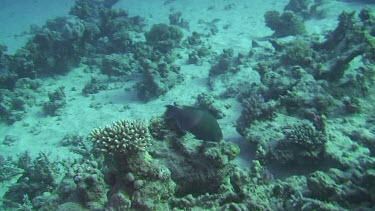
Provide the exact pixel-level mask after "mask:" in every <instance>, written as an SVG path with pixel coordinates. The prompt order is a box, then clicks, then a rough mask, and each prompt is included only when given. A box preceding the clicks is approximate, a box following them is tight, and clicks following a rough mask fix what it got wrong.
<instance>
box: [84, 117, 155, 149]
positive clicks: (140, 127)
mask: <svg viewBox="0 0 375 211" xmlns="http://www.w3.org/2000/svg"><path fill="white" fill-rule="evenodd" d="M150 137H151V136H150V133H149V130H148V128H147V125H146V124H145V123H143V122H142V121H137V120H136V121H132V122H130V121H128V120H118V121H116V122H114V123H113V124H112V125H111V126H106V127H105V128H97V129H94V130H93V131H92V132H91V133H90V140H92V141H93V142H94V143H95V147H96V148H97V149H98V150H100V151H103V152H109V153H118V152H125V153H137V152H139V151H143V150H144V149H145V148H146V147H147V146H149V145H150V144H151V143H150V141H151V138H150Z"/></svg>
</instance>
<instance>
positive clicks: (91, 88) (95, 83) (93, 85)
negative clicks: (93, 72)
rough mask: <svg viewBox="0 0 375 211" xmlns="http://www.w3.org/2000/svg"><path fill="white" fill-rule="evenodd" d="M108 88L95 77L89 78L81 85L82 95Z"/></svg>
mask: <svg viewBox="0 0 375 211" xmlns="http://www.w3.org/2000/svg"><path fill="white" fill-rule="evenodd" d="M107 88H108V85H107V84H105V83H103V82H101V81H99V80H98V79H96V78H91V80H90V81H89V82H88V83H87V84H86V85H85V87H83V89H82V93H83V94H84V95H88V94H96V93H99V92H100V91H102V90H106V89H107Z"/></svg>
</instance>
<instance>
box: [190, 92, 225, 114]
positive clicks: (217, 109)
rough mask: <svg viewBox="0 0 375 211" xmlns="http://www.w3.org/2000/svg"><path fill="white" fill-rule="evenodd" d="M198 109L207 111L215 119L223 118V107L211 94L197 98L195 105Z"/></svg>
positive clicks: (202, 94)
mask: <svg viewBox="0 0 375 211" xmlns="http://www.w3.org/2000/svg"><path fill="white" fill-rule="evenodd" d="M195 104H196V106H197V107H198V108H203V109H205V110H206V111H209V112H210V113H211V114H212V115H214V117H215V118H217V119H222V118H224V117H225V113H224V111H223V110H224V109H225V108H226V106H225V105H223V103H222V102H221V101H219V100H216V99H215V97H214V96H213V95H211V94H207V93H201V94H199V95H198V96H197V102H196V103H195Z"/></svg>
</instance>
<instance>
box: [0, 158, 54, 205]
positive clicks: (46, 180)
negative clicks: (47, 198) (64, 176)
mask: <svg viewBox="0 0 375 211" xmlns="http://www.w3.org/2000/svg"><path fill="white" fill-rule="evenodd" d="M16 166H17V168H19V169H22V174H21V176H20V177H19V178H18V180H17V183H15V184H13V185H11V186H10V187H9V190H8V191H7V192H6V193H5V195H4V198H5V199H6V200H10V201H12V202H13V203H19V204H23V203H24V200H25V197H27V199H28V200H30V201H31V203H32V204H33V207H35V208H40V206H35V205H38V204H39V202H38V197H40V196H42V195H43V193H45V192H49V191H51V190H53V189H54V188H55V187H57V183H56V178H57V176H58V175H57V174H58V172H59V171H58V170H59V167H58V165H57V163H53V162H51V161H50V160H49V159H48V156H47V155H46V154H43V153H41V154H39V156H38V157H37V158H35V159H34V160H33V161H31V158H30V157H29V155H28V154H27V153H25V154H22V155H21V156H20V157H19V160H18V161H17V164H16ZM9 205H13V204H9Z"/></svg>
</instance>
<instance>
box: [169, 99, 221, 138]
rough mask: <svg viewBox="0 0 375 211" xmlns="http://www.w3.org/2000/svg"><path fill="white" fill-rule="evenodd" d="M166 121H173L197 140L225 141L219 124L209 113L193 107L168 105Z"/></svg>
mask: <svg viewBox="0 0 375 211" xmlns="http://www.w3.org/2000/svg"><path fill="white" fill-rule="evenodd" d="M166 107H167V111H166V113H165V118H166V119H173V120H174V121H175V122H176V124H177V126H178V128H179V129H180V130H181V131H188V132H190V133H192V134H193V135H195V137H196V138H197V139H200V140H204V141H220V140H222V139H223V133H222V131H221V128H220V125H219V123H218V122H217V121H216V119H215V117H214V116H213V115H212V114H210V113H209V112H207V111H205V110H202V109H199V108H196V107H192V106H182V107H181V108H180V107H177V106H173V105H167V106H166Z"/></svg>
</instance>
